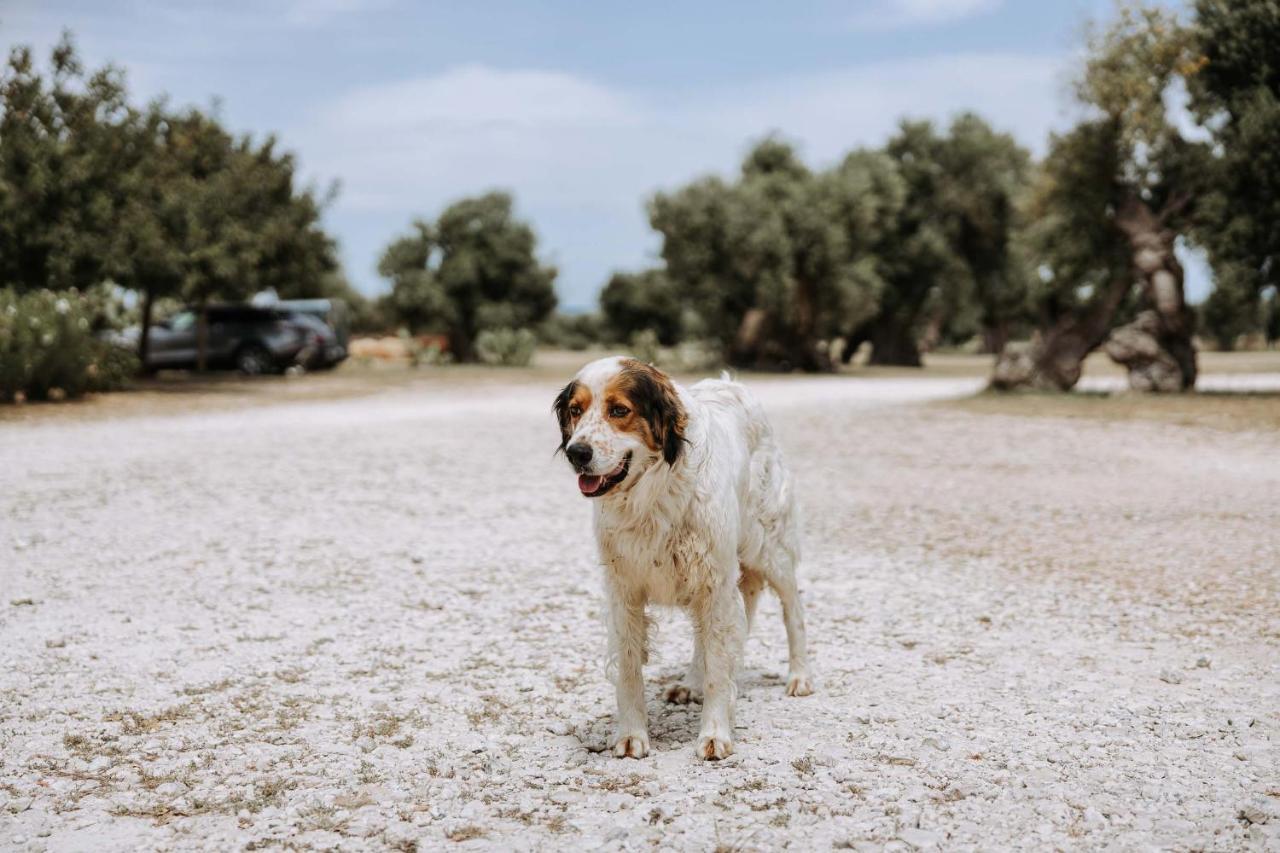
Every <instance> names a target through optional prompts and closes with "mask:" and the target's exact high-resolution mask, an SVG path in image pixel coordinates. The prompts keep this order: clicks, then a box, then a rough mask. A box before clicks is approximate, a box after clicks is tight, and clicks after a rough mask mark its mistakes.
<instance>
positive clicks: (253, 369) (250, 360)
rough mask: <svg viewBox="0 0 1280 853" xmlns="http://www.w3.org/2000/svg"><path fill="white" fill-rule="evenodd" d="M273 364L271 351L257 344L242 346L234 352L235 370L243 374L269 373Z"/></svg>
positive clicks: (259, 374)
mask: <svg viewBox="0 0 1280 853" xmlns="http://www.w3.org/2000/svg"><path fill="white" fill-rule="evenodd" d="M273 366H274V365H273V364H272V363H271V353H269V352H267V351H266V349H265V348H263V347H260V346H258V345H257V344H249V345H247V346H243V347H241V348H240V349H239V351H238V352H236V370H239V371H240V372H241V373H243V374H244V375H245V376H261V375H262V374H264V373H269V372H270V371H271V368H272V367H273Z"/></svg>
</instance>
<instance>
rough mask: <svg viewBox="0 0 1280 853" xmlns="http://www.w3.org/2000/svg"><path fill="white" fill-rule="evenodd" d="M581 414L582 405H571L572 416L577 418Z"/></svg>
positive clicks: (570, 412)
mask: <svg viewBox="0 0 1280 853" xmlns="http://www.w3.org/2000/svg"><path fill="white" fill-rule="evenodd" d="M581 414H582V407H581V406H570V407H569V415H570V417H575V418H576V417H578V416H579V415H581Z"/></svg>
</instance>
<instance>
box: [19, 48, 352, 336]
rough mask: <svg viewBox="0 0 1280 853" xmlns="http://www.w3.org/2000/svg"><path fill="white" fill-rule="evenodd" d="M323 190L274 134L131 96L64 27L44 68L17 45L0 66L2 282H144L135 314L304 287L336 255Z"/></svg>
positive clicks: (57, 285) (22, 285)
mask: <svg viewBox="0 0 1280 853" xmlns="http://www.w3.org/2000/svg"><path fill="white" fill-rule="evenodd" d="M322 203H323V202H322V200H321V199H319V198H317V196H316V194H315V193H314V192H313V191H312V190H310V189H303V188H300V187H298V186H297V185H296V178H295V164H294V160H293V156H292V155H291V154H288V153H282V152H279V151H277V148H276V143H275V140H274V139H272V138H268V139H267V140H265V141H264V142H262V143H261V144H255V143H253V142H252V141H251V140H249V139H248V138H235V137H233V136H232V135H231V134H230V133H228V132H227V131H226V130H224V129H223V128H222V127H221V125H220V124H219V122H218V121H217V120H216V119H215V118H212V117H209V116H206V115H204V114H202V113H200V112H199V111H197V110H188V111H186V112H184V113H181V114H174V113H171V112H169V111H168V110H167V109H166V108H165V106H164V104H163V103H162V102H160V103H156V104H154V105H152V106H151V107H150V108H148V109H147V110H145V111H144V110H138V109H135V108H133V107H131V106H129V104H128V100H127V92H126V89H125V85H124V78H123V75H122V74H121V73H120V72H119V71H118V70H116V69H113V68H111V67H107V68H104V69H101V70H99V71H96V72H93V73H89V72H87V71H86V70H85V68H84V66H83V65H82V64H81V62H80V60H79V59H78V57H77V56H76V51H75V48H74V46H73V44H72V42H71V39H70V36H67V35H64V36H63V39H62V40H61V41H60V42H59V44H58V45H57V47H56V48H55V49H54V51H53V53H52V57H51V61H50V67H49V68H48V70H47V71H44V72H42V71H41V70H40V69H38V68H37V66H36V63H35V61H34V60H33V58H32V55H31V51H30V50H29V49H27V48H22V47H19V48H16V49H14V50H13V52H12V53H11V54H10V57H9V61H8V63H7V65H6V66H5V67H4V69H3V71H0V285H8V286H12V287H14V288H16V289H18V290H21V291H31V290H38V289H42V288H53V289H64V288H70V287H77V288H80V289H82V290H83V289H85V288H88V287H91V286H93V285H96V284H98V283H101V282H104V281H108V280H110V281H114V282H116V283H118V284H120V285H123V286H125V287H128V288H130V289H133V290H136V291H137V292H139V293H140V294H143V295H144V299H143V301H142V304H143V307H144V308H143V310H144V315H149V312H150V309H151V308H152V306H153V304H154V302H155V300H156V299H163V298H179V299H181V300H183V301H187V302H192V303H196V304H203V303H205V302H206V301H208V300H210V299H213V298H222V299H239V298H243V297H246V296H248V295H249V294H251V293H253V292H255V291H257V290H262V289H266V288H275V289H276V290H277V291H278V292H280V293H281V294H283V295H285V296H295V295H298V296H301V295H313V293H310V292H308V291H309V290H314V289H315V288H316V287H318V284H319V281H320V279H321V278H322V277H323V276H324V275H325V274H327V273H329V272H330V271H332V270H334V269H335V268H336V266H337V261H336V257H335V251H334V245H333V241H332V240H331V238H330V237H329V236H328V235H327V234H325V233H324V231H323V230H322V229H321V228H320V225H319V220H320V209H321V206H322ZM147 321H149V316H144V329H145V328H146V327H147V324H148V322H147ZM145 341H146V337H145V335H144V337H143V339H142V346H143V347H144V348H145V345H146V343H145Z"/></svg>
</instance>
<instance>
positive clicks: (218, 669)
mask: <svg viewBox="0 0 1280 853" xmlns="http://www.w3.org/2000/svg"><path fill="white" fill-rule="evenodd" d="M752 384H753V386H754V387H755V388H756V390H757V392H758V393H759V394H760V396H761V398H762V399H763V401H764V402H765V404H766V407H767V408H768V409H769V410H770V413H771V415H772V417H773V419H774V422H775V424H776V426H777V428H778V430H779V433H780V435H781V437H782V441H783V443H784V447H785V448H786V450H787V452H788V454H789V456H790V458H791V460H792V462H793V465H794V467H795V469H796V471H797V474H798V477H799V480H800V483H801V484H802V486H803V488H804V492H803V494H804V497H803V503H804V506H805V510H806V518H807V522H806V531H807V542H806V546H807V553H806V560H805V563H804V565H803V567H802V570H801V571H802V583H803V589H804V595H805V599H806V603H807V607H808V620H809V626H810V627H809V635H810V642H811V649H812V654H813V656H814V662H815V669H816V675H817V679H818V693H817V694H816V695H814V696H812V697H809V698H805V699H788V698H786V697H785V696H784V695H783V689H782V676H783V673H784V672H785V658H786V652H785V641H784V636H783V631H782V626H781V621H780V617H779V615H778V608H777V604H776V602H774V601H772V600H769V601H767V602H766V603H765V604H764V605H763V607H762V612H761V614H760V618H759V619H758V620H757V624H756V630H755V634H754V636H753V637H752V639H751V642H750V643H749V645H748V651H747V665H746V671H745V674H744V677H743V679H742V682H741V694H740V702H739V708H738V719H737V722H738V727H739V728H738V733H737V734H738V744H737V749H738V751H737V754H735V755H734V756H733V757H732V758H731V759H729V760H728V761H725V762H722V763H718V764H706V763H702V762H699V761H696V760H695V759H694V757H693V751H692V746H693V741H694V736H695V733H696V731H697V716H696V714H697V707H696V706H694V707H693V708H692V709H686V708H684V707H666V706H664V705H663V704H662V703H661V702H660V701H658V700H657V699H656V696H657V694H658V693H659V691H660V685H661V684H663V683H664V682H666V681H668V680H670V679H673V678H675V677H676V676H677V675H678V674H679V672H680V669H681V666H682V664H683V662H684V660H685V658H686V655H687V648H688V642H689V639H688V628H687V626H686V625H685V624H684V623H683V620H680V619H677V618H675V617H664V618H663V619H662V620H660V631H659V639H658V644H657V652H658V653H657V655H656V658H655V660H654V662H653V663H651V665H650V667H649V669H648V672H647V674H648V677H649V681H650V691H649V692H650V695H651V697H655V698H651V700H650V719H651V726H652V731H651V733H652V735H653V748H654V754H653V755H652V756H651V757H649V758H647V759H645V760H642V761H632V760H619V759H614V758H612V757H609V756H608V755H607V754H606V753H605V752H603V750H604V747H605V744H606V739H607V737H608V734H609V728H610V717H611V712H612V692H611V690H610V688H609V686H608V684H607V683H606V681H605V678H604V673H603V647H604V637H603V628H602V625H601V621H600V612H599V611H600V596H599V584H598V576H597V571H596V568H595V566H594V565H593V558H592V553H593V548H592V544H591V541H590V534H589V530H588V516H589V509H588V505H587V502H586V501H584V500H582V499H581V498H580V497H578V495H577V494H576V490H575V488H574V486H573V482H572V478H571V477H570V476H569V474H568V472H567V470H565V469H564V467H565V466H564V463H563V462H562V461H560V460H558V459H554V458H553V457H552V455H551V451H552V449H553V448H554V444H555V440H556V438H555V436H556V433H555V428H554V424H553V422H552V418H551V415H550V412H549V406H550V401H551V398H552V395H553V393H554V390H555V389H554V387H552V386H545V387H544V386H540V385H534V384H531V383H523V384H512V385H511V386H510V387H499V386H495V385H492V384H490V385H487V386H485V387H483V388H476V389H472V390H468V389H465V388H457V387H453V388H441V389H440V390H438V391H433V392H427V393H413V394H409V393H405V392H396V393H388V394H384V395H382V396H379V397H374V398H366V399H362V400H346V401H337V402H317V403H309V404H291V405H282V406H276V407H259V408H248V409H243V410H237V411H230V412H224V413H219V414H212V415H211V414H201V415H199V416H195V415H192V416H160V417H145V418H120V419H111V420H94V419H92V418H90V419H87V420H82V421H78V422H61V421H57V420H54V421H49V422H31V423H21V424H13V423H9V424H0V848H11V849H17V850H43V849H48V850H86V851H87V850H95V851H96V850H112V849H136V848H147V849H193V850H194V849H233V848H251V847H257V846H264V845H272V844H278V843H281V842H287V843H289V844H293V845H295V846H299V847H311V848H332V849H343V850H361V849H384V848H398V849H412V848H413V847H414V845H416V846H417V847H418V849H436V848H441V847H453V846H454V845H457V846H458V847H459V848H461V849H469V848H480V849H489V848H492V849H503V850H507V849H531V850H540V849H557V848H564V849H606V850H612V849H637V850H638V849H648V848H650V847H651V846H653V845H662V846H667V847H670V848H673V849H704V850H709V849H713V848H719V849H725V850H728V849H743V850H750V849H776V848H780V847H785V846H791V847H792V848H794V849H797V850H808V849H825V848H831V847H852V848H855V849H863V848H865V849H869V850H870V849H876V850H878V849H898V850H908V849H931V848H935V847H941V848H947V849H966V848H983V849H1009V848H1014V847H1019V848H1040V849H1050V848H1059V849H1080V848H1099V847H1110V848H1114V849H1126V850H1127V849H1148V848H1171V849H1186V850H1198V849H1204V850H1231V849H1241V848H1268V849H1280V753H1278V750H1277V745H1278V741H1280V615H1278V614H1280V607H1278V601H1277V583H1278V581H1277V573H1278V570H1277V566H1280V541H1278V539H1280V534H1278V533H1277V530H1280V524H1278V522H1280V509H1278V507H1280V501H1278V500H1277V499H1278V498H1280V462H1278V461H1277V460H1278V459H1280V439H1278V438H1277V437H1276V436H1274V435H1263V434H1257V433H1218V432H1213V431H1209V430H1199V429H1192V428H1187V427H1178V426H1165V425H1158V424H1143V423H1124V424H1108V423H1090V422H1079V421H1071V422H1067V421H1054V420H1044V419H1021V418H1010V417H999V416H976V415H968V414H963V413H958V412H955V411H952V410H949V409H946V408H939V407H929V406H914V405H910V403H911V401H913V400H921V399H928V398H936V397H944V396H954V395H961V394H965V393H968V392H969V391H971V390H973V389H974V387H975V385H976V383H973V382H968V381H967V380H939V381H912V380H902V381H891V380H849V379H844V380H842V379H809V380H767V381H766V380H758V381H754V382H752Z"/></svg>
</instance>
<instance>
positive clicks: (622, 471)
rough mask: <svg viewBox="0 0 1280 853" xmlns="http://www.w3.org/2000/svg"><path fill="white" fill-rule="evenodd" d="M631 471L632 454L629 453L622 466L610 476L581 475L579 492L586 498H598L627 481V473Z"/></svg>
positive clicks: (579, 477) (579, 476)
mask: <svg viewBox="0 0 1280 853" xmlns="http://www.w3.org/2000/svg"><path fill="white" fill-rule="evenodd" d="M630 470H631V454H630V453H628V454H627V455H626V456H624V457H623V458H622V462H621V464H619V465H618V467H617V468H614V469H613V471H611V472H610V473H608V474H579V475H578V491H580V492H582V496H583V497H584V498H598V497H600V496H601V495H603V494H604V493H606V492H608V491H609V490H610V489H612V488H613V487H614V486H616V485H618V484H619V483H621V482H622V481H623V480H625V479H627V472H628V471H630Z"/></svg>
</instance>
